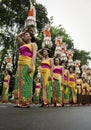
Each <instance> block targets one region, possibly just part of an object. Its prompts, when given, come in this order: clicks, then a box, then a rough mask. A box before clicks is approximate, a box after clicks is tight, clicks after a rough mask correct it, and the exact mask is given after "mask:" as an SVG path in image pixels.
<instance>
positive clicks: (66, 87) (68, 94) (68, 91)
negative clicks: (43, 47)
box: [63, 63, 71, 106]
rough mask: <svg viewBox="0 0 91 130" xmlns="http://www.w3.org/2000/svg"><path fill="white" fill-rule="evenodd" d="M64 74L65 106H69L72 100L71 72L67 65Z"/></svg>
mask: <svg viewBox="0 0 91 130" xmlns="http://www.w3.org/2000/svg"><path fill="white" fill-rule="evenodd" d="M63 66H64V73H63V78H64V82H63V84H64V105H67V106H69V105H70V99H71V88H70V87H69V82H68V79H69V70H68V69H67V66H66V63H64V65H63Z"/></svg>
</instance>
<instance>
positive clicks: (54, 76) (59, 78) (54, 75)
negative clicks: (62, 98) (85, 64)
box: [53, 66, 63, 90]
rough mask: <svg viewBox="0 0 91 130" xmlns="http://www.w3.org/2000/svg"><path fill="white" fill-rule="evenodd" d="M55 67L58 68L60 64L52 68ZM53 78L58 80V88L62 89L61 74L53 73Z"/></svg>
mask: <svg viewBox="0 0 91 130" xmlns="http://www.w3.org/2000/svg"><path fill="white" fill-rule="evenodd" d="M55 68H60V66H54V69H55ZM53 78H55V79H57V80H59V83H60V90H63V87H62V85H61V83H62V75H60V74H57V73H53Z"/></svg>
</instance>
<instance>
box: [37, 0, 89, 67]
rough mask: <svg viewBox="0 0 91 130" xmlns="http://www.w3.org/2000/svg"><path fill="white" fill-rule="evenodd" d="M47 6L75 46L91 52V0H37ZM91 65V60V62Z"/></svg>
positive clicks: (55, 24)
mask: <svg viewBox="0 0 91 130" xmlns="http://www.w3.org/2000/svg"><path fill="white" fill-rule="evenodd" d="M36 2H37V3H41V4H42V5H43V6H45V7H46V9H47V12H48V17H49V18H50V17H51V16H53V25H54V26H59V25H60V24H61V25H62V27H63V28H65V29H66V32H67V34H69V35H70V36H71V38H72V40H73V41H74V47H75V48H77V49H79V50H85V51H89V52H91V0H36ZM90 55H91V54H90ZM90 67H91V62H90Z"/></svg>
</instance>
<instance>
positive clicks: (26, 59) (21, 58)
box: [18, 44, 33, 67]
mask: <svg viewBox="0 0 91 130" xmlns="http://www.w3.org/2000/svg"><path fill="white" fill-rule="evenodd" d="M24 46H26V47H28V48H29V50H30V51H31V52H33V47H32V45H31V44H25V45H23V46H21V47H20V48H22V47H24ZM31 62H32V58H31V57H28V56H23V55H20V56H19V61H18V64H21V65H24V64H27V65H28V66H29V67H30V65H31Z"/></svg>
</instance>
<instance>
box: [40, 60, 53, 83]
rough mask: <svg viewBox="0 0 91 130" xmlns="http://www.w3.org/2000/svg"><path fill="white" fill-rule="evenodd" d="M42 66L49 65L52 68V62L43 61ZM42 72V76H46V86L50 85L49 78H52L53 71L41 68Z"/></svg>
mask: <svg viewBox="0 0 91 130" xmlns="http://www.w3.org/2000/svg"><path fill="white" fill-rule="evenodd" d="M41 64H47V65H49V66H50V67H51V62H50V60H49V59H48V60H43V61H42V62H41ZM40 72H41V74H43V76H44V80H45V81H44V83H45V85H47V84H48V82H49V81H48V77H49V76H51V69H50V68H42V67H41V68H40Z"/></svg>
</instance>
